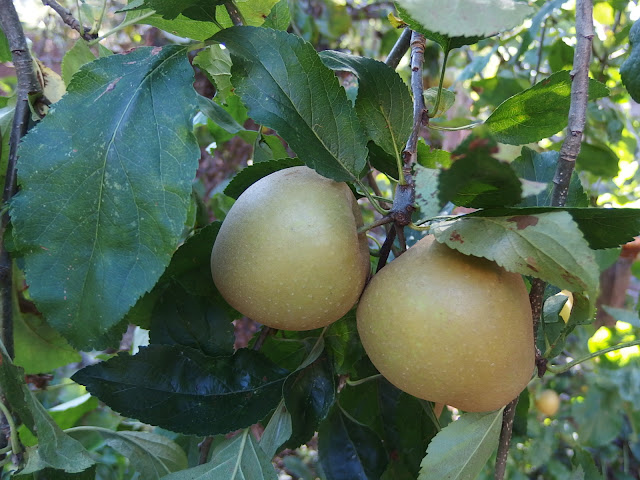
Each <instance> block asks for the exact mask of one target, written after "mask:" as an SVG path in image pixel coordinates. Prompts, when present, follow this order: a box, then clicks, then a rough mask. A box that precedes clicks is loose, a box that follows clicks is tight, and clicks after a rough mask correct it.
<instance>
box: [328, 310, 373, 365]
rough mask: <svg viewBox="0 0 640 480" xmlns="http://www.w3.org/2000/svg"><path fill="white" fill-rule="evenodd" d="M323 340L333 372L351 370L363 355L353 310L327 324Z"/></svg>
mask: <svg viewBox="0 0 640 480" xmlns="http://www.w3.org/2000/svg"><path fill="white" fill-rule="evenodd" d="M324 341H325V345H326V348H327V353H328V354H329V357H330V358H331V360H332V363H333V369H334V370H335V372H336V373H337V374H338V375H346V374H349V373H350V372H353V367H354V365H355V364H356V362H358V361H359V360H360V359H361V358H362V357H364V356H365V351H364V348H363V347H362V343H361V342H360V336H359V335H358V327H357V322H356V313H355V310H351V311H350V312H349V313H347V314H346V315H345V316H344V317H342V318H341V319H340V320H338V321H337V322H333V323H332V324H331V325H329V328H328V329H327V331H326V332H325V334H324Z"/></svg>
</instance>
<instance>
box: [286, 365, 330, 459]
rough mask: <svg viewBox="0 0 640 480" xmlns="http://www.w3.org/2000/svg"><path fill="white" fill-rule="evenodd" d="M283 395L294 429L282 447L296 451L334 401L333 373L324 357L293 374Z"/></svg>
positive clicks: (309, 437) (314, 430)
mask: <svg viewBox="0 0 640 480" xmlns="http://www.w3.org/2000/svg"><path fill="white" fill-rule="evenodd" d="M282 392H283V395H284V402H285V406H286V408H287V411H288V412H289V413H290V414H291V422H292V427H293V429H292V433H291V437H290V438H289V440H288V441H287V442H286V443H285V445H284V446H285V448H297V447H299V446H300V445H302V444H304V443H306V442H308V441H309V440H310V439H311V437H313V434H314V433H315V432H316V431H317V429H318V424H319V423H320V422H321V421H322V420H323V419H324V418H325V417H326V416H327V415H328V413H329V410H330V409H331V407H332V406H333V403H334V401H335V395H336V386H335V381H334V372H333V369H332V368H331V363H330V362H329V358H328V357H327V355H322V356H320V357H319V358H318V359H317V360H315V361H314V362H313V363H311V364H309V365H307V366H305V367H304V368H302V369H299V370H297V371H296V372H294V373H292V374H291V375H290V376H289V377H288V378H287V380H286V381H285V383H284V387H283V389H282Z"/></svg>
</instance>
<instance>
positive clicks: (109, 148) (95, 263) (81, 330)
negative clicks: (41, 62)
mask: <svg viewBox="0 0 640 480" xmlns="http://www.w3.org/2000/svg"><path fill="white" fill-rule="evenodd" d="M192 83H193V70H192V69H191V66H190V65H189V62H188V61H187V56H186V49H184V48H182V47H176V46H169V47H164V48H159V47H157V48H140V49H137V50H134V51H132V52H131V53H129V54H126V55H113V56H110V57H106V58H102V59H99V60H96V61H94V62H92V63H90V64H88V65H86V66H84V67H82V68H81V70H80V71H79V72H78V73H77V74H76V75H74V77H73V80H72V81H71V83H70V85H69V89H68V92H67V94H66V95H65V96H64V97H63V98H62V100H60V101H59V102H58V103H57V104H56V107H55V109H53V111H52V112H51V113H50V114H49V115H47V116H46V118H45V119H44V120H43V121H42V122H41V123H40V124H38V125H37V126H36V127H35V128H34V129H33V130H32V131H31V132H30V133H29V134H28V135H27V136H26V137H25V139H24V141H23V143H22V145H21V148H20V159H19V164H18V169H19V171H20V173H19V177H18V180H19V183H20V186H21V191H20V193H19V194H18V195H17V196H16V197H14V200H13V201H12V203H11V217H12V221H13V225H14V230H13V233H14V238H15V244H16V246H17V248H18V249H19V250H20V253H21V254H22V255H23V256H24V260H25V272H26V277H27V281H28V284H29V292H30V295H31V297H32V298H33V300H34V301H35V302H36V305H37V306H38V309H39V310H40V311H41V312H42V313H43V314H44V315H45V317H46V318H47V321H48V322H49V324H50V325H51V326H53V327H54V328H56V329H57V330H58V331H59V332H60V333H62V334H63V335H64V336H65V337H66V338H67V339H68V340H69V341H70V342H71V343H72V344H73V345H75V346H79V347H82V348H86V349H91V348H98V347H100V346H104V345H103V342H102V337H103V335H104V333H105V332H106V331H107V330H108V329H109V328H110V327H112V326H114V325H115V324H117V323H118V322H119V321H120V320H121V319H122V318H123V317H124V315H125V314H126V312H127V310H129V308H130V307H131V306H132V305H133V304H134V303H135V302H136V300H137V299H138V298H139V297H140V296H141V295H142V294H143V293H144V292H146V291H148V290H149V289H151V287H153V285H154V284H155V283H156V281H157V280H158V278H159V277H160V275H161V274H162V272H163V270H164V269H165V267H166V266H167V264H168V263H169V259H170V258H171V254H172V253H173V251H174V250H175V248H176V246H177V243H178V240H179V238H180V235H181V234H182V232H183V229H184V222H185V220H186V217H187V210H188V208H189V205H190V199H191V198H190V195H191V182H192V180H193V177H194V176H195V171H196V168H197V160H198V158H199V156H200V151H199V148H198V145H197V143H196V141H195V137H194V136H193V133H192V126H191V120H192V115H193V113H194V110H195V93H194V90H193V86H192ZM87 112H93V113H90V114H89V116H88V117H87V115H88V114H87ZM81 119H82V120H81Z"/></svg>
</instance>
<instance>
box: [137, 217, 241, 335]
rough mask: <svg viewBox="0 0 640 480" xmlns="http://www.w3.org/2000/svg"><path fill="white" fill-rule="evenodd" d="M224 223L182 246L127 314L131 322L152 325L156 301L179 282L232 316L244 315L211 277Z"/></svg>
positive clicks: (210, 227) (184, 287)
mask: <svg viewBox="0 0 640 480" xmlns="http://www.w3.org/2000/svg"><path fill="white" fill-rule="evenodd" d="M220 225H221V222H213V223H211V224H209V225H207V226H206V227H204V228H202V229H200V230H198V231H197V232H196V233H195V234H194V235H193V236H191V237H189V238H188V239H187V241H186V242H185V243H183V244H182V245H181V246H180V248H178V250H177V251H176V253H175V254H174V255H173V257H172V258H171V263H169V266H168V267H167V269H166V270H165V271H164V273H163V274H162V276H161V277H160V280H158V283H157V284H156V285H155V287H154V288H153V290H151V292H149V293H147V294H145V295H144V296H143V297H142V298H141V299H140V300H138V302H137V303H136V305H135V306H134V307H133V308H132V309H131V310H130V311H129V313H128V315H127V317H126V319H127V320H128V322H129V323H133V324H135V325H140V326H142V327H145V328H149V326H150V324H151V317H152V313H153V309H154V307H155V304H156V302H157V301H158V300H159V299H160V298H161V297H162V295H164V294H165V292H167V291H168V290H170V289H172V288H174V287H175V285H176V284H178V286H179V287H181V288H182V289H184V290H185V291H186V292H188V293H189V294H190V295H195V296H201V297H206V298H207V299H209V301H210V302H211V303H212V304H214V305H217V306H219V307H222V308H223V309H224V310H225V312H227V314H228V315H229V316H230V317H231V318H232V319H236V318H240V314H238V313H237V312H236V311H235V310H234V309H233V308H231V307H230V306H229V305H228V304H227V302H226V301H225V300H224V299H223V298H222V296H221V295H220V292H218V289H217V288H216V286H215V284H214V283H213V278H212V277H211V263H210V262H211V248H212V247H213V243H214V242H215V239H216V236H217V235H218V230H220Z"/></svg>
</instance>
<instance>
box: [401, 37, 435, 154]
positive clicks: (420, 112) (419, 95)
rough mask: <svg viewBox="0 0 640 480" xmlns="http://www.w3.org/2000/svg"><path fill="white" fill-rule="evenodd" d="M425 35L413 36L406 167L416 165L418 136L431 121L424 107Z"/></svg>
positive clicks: (404, 152)
mask: <svg viewBox="0 0 640 480" xmlns="http://www.w3.org/2000/svg"><path fill="white" fill-rule="evenodd" d="M425 43H426V40H425V38H424V35H422V34H421V33H418V32H412V34H411V92H412V93H413V129H412V130H411V135H410V136H409V140H407V144H406V146H405V148H404V151H403V152H402V157H403V160H404V163H405V165H413V164H414V163H416V156H417V151H418V136H419V134H420V129H421V128H422V126H423V125H424V124H425V123H426V122H428V121H429V118H428V117H427V115H426V113H427V110H426V108H425V105H424V96H423V92H424V84H423V83H422V66H423V65H424V46H425Z"/></svg>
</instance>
